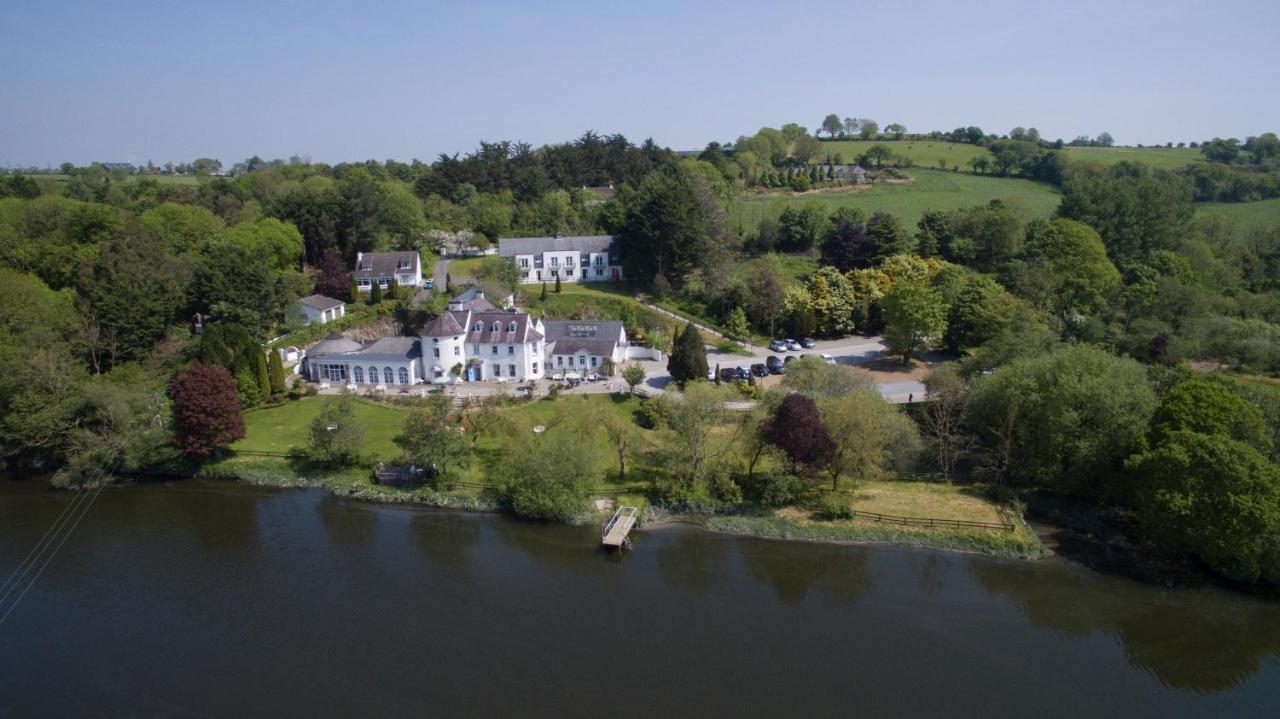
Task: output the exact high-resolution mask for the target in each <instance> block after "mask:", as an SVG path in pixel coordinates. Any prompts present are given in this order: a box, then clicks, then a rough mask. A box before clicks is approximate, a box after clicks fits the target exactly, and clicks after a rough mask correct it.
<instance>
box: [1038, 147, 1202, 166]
mask: <svg viewBox="0 0 1280 719" xmlns="http://www.w3.org/2000/svg"><path fill="white" fill-rule="evenodd" d="M1062 152H1063V153H1064V154H1065V155H1066V157H1067V159H1069V160H1073V161H1076V162H1096V163H1099V164H1103V165H1114V164H1116V163H1118V162H1122V161H1124V160H1128V161H1129V162H1141V163H1142V164H1144V165H1147V166H1148V167H1152V168H1155V169H1159V170H1176V169H1178V168H1179V167H1184V166H1186V165H1189V164H1191V163H1192V162H1195V161H1196V160H1200V159H1203V157H1204V156H1203V155H1201V154H1200V150H1198V149H1196V150H1192V149H1191V148H1189V147H1181V148H1179V147H1064V148H1062Z"/></svg>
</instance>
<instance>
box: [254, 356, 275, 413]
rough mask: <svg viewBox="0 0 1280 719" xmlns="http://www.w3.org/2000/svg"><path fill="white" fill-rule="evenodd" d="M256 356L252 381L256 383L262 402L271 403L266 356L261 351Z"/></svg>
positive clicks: (269, 375)
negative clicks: (254, 380)
mask: <svg viewBox="0 0 1280 719" xmlns="http://www.w3.org/2000/svg"><path fill="white" fill-rule="evenodd" d="M256 354H257V355H258V357H257V362H256V363H255V364H256V365H257V367H255V368H254V369H255V372H254V379H256V380H257V381H258V393H259V394H260V395H262V401H263V402H269V401H271V372H270V371H269V370H268V369H267V356H266V355H265V354H263V352H262V350H258V351H257V352H256Z"/></svg>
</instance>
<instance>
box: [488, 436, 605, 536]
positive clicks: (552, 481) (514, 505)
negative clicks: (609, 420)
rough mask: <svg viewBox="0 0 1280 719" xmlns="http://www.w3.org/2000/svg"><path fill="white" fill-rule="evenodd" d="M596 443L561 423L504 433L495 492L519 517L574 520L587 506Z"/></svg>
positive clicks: (592, 483)
mask: <svg viewBox="0 0 1280 719" xmlns="http://www.w3.org/2000/svg"><path fill="white" fill-rule="evenodd" d="M597 446H598V445H596V444H595V443H594V442H583V441H581V438H580V435H579V434H578V433H576V432H572V431H570V428H568V427H563V426H561V427H554V428H552V429H550V430H548V431H546V432H545V433H543V434H542V435H535V434H532V433H529V434H524V433H521V434H520V435H519V436H518V437H515V438H508V440H507V441H506V442H505V443H504V447H503V450H502V461H501V462H499V463H498V466H497V469H496V477H495V478H496V480H497V482H496V483H497V485H498V495H499V496H500V497H502V498H503V499H505V500H506V501H508V502H510V503H511V510H512V511H513V512H515V513H516V514H517V515H519V516H521V517H529V518H532V519H550V520H556V521H562V522H567V521H570V520H574V519H576V518H578V517H580V516H582V515H583V514H585V513H586V512H587V511H588V500H589V499H590V497H591V493H592V491H593V490H594V488H595V485H596V482H597V477H598V474H597V473H596V471H595V465H596V463H597V461H598V458H597V457H596V456H594V454H595V451H596V450H595V448H596V447H597Z"/></svg>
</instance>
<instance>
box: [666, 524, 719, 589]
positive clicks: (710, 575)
mask: <svg viewBox="0 0 1280 719" xmlns="http://www.w3.org/2000/svg"><path fill="white" fill-rule="evenodd" d="M663 539H665V540H667V541H664V542H663V543H662V545H661V546H659V547H658V549H657V558H656V561H657V565H658V571H659V573H661V574H662V578H663V579H664V580H666V582H667V584H669V585H671V586H673V587H680V588H681V589H687V590H689V591H691V592H707V591H710V590H712V589H715V588H717V587H718V586H720V584H721V582H722V581H723V577H724V563H725V560H726V559H727V558H728V556H729V542H728V541H726V539H725V538H723V537H714V536H708V535H707V534H706V533H704V532H699V531H696V530H692V529H684V528H680V529H676V530H674V531H672V532H670V533H667V536H664V537H663Z"/></svg>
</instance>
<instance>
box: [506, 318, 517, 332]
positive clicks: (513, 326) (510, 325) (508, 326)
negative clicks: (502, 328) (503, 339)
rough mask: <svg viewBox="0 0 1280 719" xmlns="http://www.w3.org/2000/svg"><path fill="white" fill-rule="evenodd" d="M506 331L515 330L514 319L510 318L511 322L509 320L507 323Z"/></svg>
mask: <svg viewBox="0 0 1280 719" xmlns="http://www.w3.org/2000/svg"><path fill="white" fill-rule="evenodd" d="M507 331H508V332H515V331H516V322H515V320H512V321H511V322H509V323H508V324H507Z"/></svg>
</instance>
